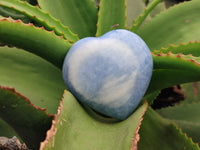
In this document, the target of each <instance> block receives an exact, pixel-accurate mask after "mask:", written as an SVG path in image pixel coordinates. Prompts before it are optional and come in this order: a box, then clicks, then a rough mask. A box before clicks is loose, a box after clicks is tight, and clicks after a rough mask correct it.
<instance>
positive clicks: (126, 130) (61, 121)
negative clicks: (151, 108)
mask: <svg viewBox="0 0 200 150" xmlns="http://www.w3.org/2000/svg"><path fill="white" fill-rule="evenodd" d="M146 109H147V104H144V105H142V106H141V107H139V108H138V109H137V110H136V111H135V112H134V113H133V114H132V115H131V116H130V117H129V118H128V119H127V120H124V121H122V122H116V120H112V119H108V118H103V117H101V116H99V115H97V114H96V113H94V112H87V111H86V110H85V109H84V108H83V106H81V105H80V103H79V102H78V101H77V100H76V99H75V98H74V97H73V96H72V95H71V94H70V93H69V92H68V91H66V92H65V94H64V99H63V101H62V103H61V106H60V108H59V110H58V115H57V116H56V119H55V120H54V121H53V125H52V127H51V130H49V131H48V132H47V138H46V140H45V141H44V142H43V143H42V144H41V147H40V150H43V149H45V150H47V149H55V150H58V149H59V150H65V149H66V147H67V149H68V150H79V149H81V150H89V149H103V150H110V149H114V150H122V149H123V150H128V149H131V148H132V147H134V146H136V145H135V144H132V143H134V142H136V144H137V136H138V133H137V130H136V129H137V127H138V125H139V124H140V121H141V119H142V116H143V115H144V113H145V111H146ZM134 133H135V134H134Z"/></svg>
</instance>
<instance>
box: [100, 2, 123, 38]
mask: <svg viewBox="0 0 200 150" xmlns="http://www.w3.org/2000/svg"><path fill="white" fill-rule="evenodd" d="M125 5H126V1H125V0H115V1H113V0H101V1H100V9H99V13H98V23H97V33H96V36H101V35H103V34H105V33H106V32H108V31H110V30H114V29H124V28H125V27H126V7H125Z"/></svg>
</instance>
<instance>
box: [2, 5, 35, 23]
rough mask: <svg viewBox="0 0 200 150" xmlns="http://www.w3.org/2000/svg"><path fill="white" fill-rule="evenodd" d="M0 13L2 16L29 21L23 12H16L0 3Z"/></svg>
mask: <svg viewBox="0 0 200 150" xmlns="http://www.w3.org/2000/svg"><path fill="white" fill-rule="evenodd" d="M0 15H1V16H4V17H12V18H13V19H20V20H22V21H23V22H26V23H28V22H30V21H31V20H30V19H29V18H27V17H26V16H24V15H23V14H21V13H19V12H16V11H15V10H13V9H10V8H5V7H2V6H1V5H0Z"/></svg>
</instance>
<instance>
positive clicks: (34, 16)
mask: <svg viewBox="0 0 200 150" xmlns="http://www.w3.org/2000/svg"><path fill="white" fill-rule="evenodd" d="M0 6H1V7H3V8H9V9H11V10H13V11H16V12H18V13H20V14H21V15H23V16H26V17H27V18H29V19H31V20H34V21H35V22H36V23H38V24H40V25H42V26H43V27H45V29H47V30H50V31H51V30H54V31H55V33H56V34H57V35H59V36H63V37H64V38H65V39H69V40H70V41H72V42H75V41H77V40H78V36H77V35H75V34H73V33H72V32H71V31H70V30H69V28H68V27H65V26H64V25H63V24H61V22H60V21H59V20H56V19H55V18H53V17H52V16H50V14H49V13H45V12H44V11H42V10H41V9H39V8H38V7H34V6H32V5H30V4H28V3H25V2H22V1H19V0H9V1H7V0H1V1H0Z"/></svg>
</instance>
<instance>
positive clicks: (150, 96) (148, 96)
mask: <svg viewBox="0 0 200 150" xmlns="http://www.w3.org/2000/svg"><path fill="white" fill-rule="evenodd" d="M159 94H160V91H154V92H152V93H148V94H145V95H144V97H143V98H142V101H141V102H140V103H141V104H143V103H144V102H145V101H147V102H148V104H149V105H151V104H153V101H154V100H155V99H156V97H157V96H158V95H159Z"/></svg>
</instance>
